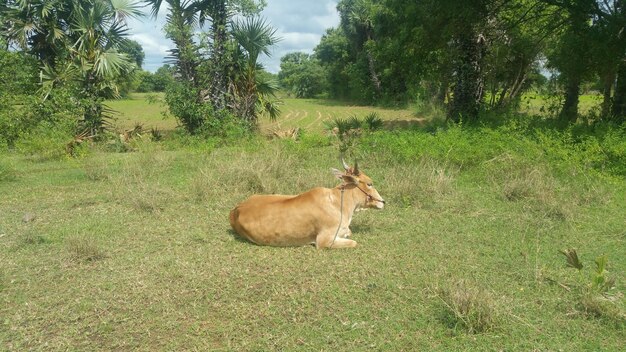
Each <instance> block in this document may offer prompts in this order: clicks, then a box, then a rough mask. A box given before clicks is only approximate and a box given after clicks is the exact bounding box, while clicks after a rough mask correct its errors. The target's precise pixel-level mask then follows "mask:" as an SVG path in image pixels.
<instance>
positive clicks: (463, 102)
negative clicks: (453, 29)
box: [448, 30, 485, 122]
mask: <svg viewBox="0 0 626 352" xmlns="http://www.w3.org/2000/svg"><path fill="white" fill-rule="evenodd" d="M457 45H458V48H459V58H458V59H457V64H456V75H457V77H456V78H457V81H456V85H455V86H454V97H453V100H452V104H451V108H450V112H449V116H448V117H449V118H450V119H452V121H454V122H460V121H476V120H478V113H479V110H480V104H481V100H482V98H483V88H484V77H483V72H482V63H483V57H484V52H485V40H484V38H483V37H482V36H481V35H476V34H475V32H474V31H473V30H466V31H462V32H461V33H460V34H459V35H458V38H457Z"/></svg>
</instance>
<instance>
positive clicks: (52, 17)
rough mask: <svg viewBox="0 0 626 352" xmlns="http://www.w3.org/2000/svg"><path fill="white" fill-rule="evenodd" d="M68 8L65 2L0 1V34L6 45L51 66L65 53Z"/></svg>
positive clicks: (65, 0)
mask: <svg viewBox="0 0 626 352" xmlns="http://www.w3.org/2000/svg"><path fill="white" fill-rule="evenodd" d="M70 5H71V3H70V1H67V0H22V1H4V2H3V4H2V6H0V18H1V19H2V23H0V26H1V27H0V34H1V35H2V37H3V38H4V39H5V40H6V44H7V46H13V47H15V48H17V49H20V50H23V51H25V52H28V53H29V54H31V55H34V56H35V57H36V58H38V59H39V60H41V61H42V62H45V63H48V64H51V65H52V64H53V63H54V60H55V59H56V58H57V57H58V56H60V55H62V54H63V53H64V52H65V51H64V49H65V47H66V46H65V43H64V40H65V38H66V34H67V31H66V30H67V27H68V21H67V19H68V18H69V13H70V7H71V6H70Z"/></svg>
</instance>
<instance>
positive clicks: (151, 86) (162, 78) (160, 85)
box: [136, 64, 174, 93]
mask: <svg viewBox="0 0 626 352" xmlns="http://www.w3.org/2000/svg"><path fill="white" fill-rule="evenodd" d="M136 79H137V88H136V91H137V92H142V93H145V92H165V90H166V89H167V87H168V86H169V85H170V84H171V83H173V82H174V68H173V67H172V66H170V65H168V64H165V65H163V66H161V67H159V68H158V69H157V70H156V72H154V73H151V72H148V71H140V72H138V73H137V78H136Z"/></svg>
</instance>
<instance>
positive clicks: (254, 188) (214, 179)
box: [190, 144, 333, 202]
mask: <svg viewBox="0 0 626 352" xmlns="http://www.w3.org/2000/svg"><path fill="white" fill-rule="evenodd" d="M267 148H268V150H266V152H264V153H262V154H259V153H255V154H251V153H238V154H236V155H227V156H225V159H226V160H224V159H222V158H216V157H213V156H210V157H208V158H207V159H206V160H204V161H203V162H202V163H201V164H202V165H203V166H202V167H201V168H199V169H198V171H197V173H196V175H195V176H194V177H193V178H192V180H191V184H190V194H191V197H192V198H193V199H195V200H196V201H198V202H205V201H209V200H214V199H221V198H224V197H229V198H233V197H234V198H236V199H242V198H245V197H247V196H249V195H252V194H260V193H264V194H274V193H280V194H297V193H301V192H304V191H307V190H309V189H311V188H313V187H317V186H329V187H330V186H332V185H333V183H332V182H333V181H332V180H333V176H332V175H331V173H330V168H325V167H320V168H319V170H316V171H314V172H308V171H309V170H306V171H305V170H304V169H303V168H302V167H301V163H302V162H301V161H299V160H297V159H296V158H295V157H294V155H293V154H289V153H286V152H285V151H284V149H282V148H277V146H276V145H275V144H272V145H267Z"/></svg>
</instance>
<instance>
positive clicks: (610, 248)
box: [0, 95, 626, 351]
mask: <svg viewBox="0 0 626 352" xmlns="http://www.w3.org/2000/svg"><path fill="white" fill-rule="evenodd" d="M141 99H145V96H139V95H137V96H135V99H133V100H129V101H119V102H116V103H119V104H120V105H119V106H118V107H121V109H123V110H125V111H126V113H128V114H132V111H135V112H136V113H135V114H134V115H133V116H135V117H133V118H132V119H129V120H128V121H127V122H126V123H127V126H128V127H129V128H130V127H132V126H133V124H134V123H135V122H142V123H144V124H145V125H144V127H146V128H149V127H155V126H150V125H149V124H150V123H151V121H152V122H154V123H163V124H164V125H159V126H160V127H159V128H160V129H168V128H173V126H174V124H173V121H171V120H161V118H160V116H159V115H158V114H157V113H156V112H154V111H153V113H152V115H151V114H148V113H146V115H140V113H141V112H143V111H147V110H149V109H157V108H158V106H155V105H146V104H145V103H142V100H141ZM286 102H287V105H285V107H284V108H283V111H284V114H289V113H290V112H292V115H291V117H290V118H287V115H285V116H284V118H282V119H281V120H279V121H280V124H281V125H280V127H281V128H286V127H288V126H301V127H304V128H306V129H307V130H309V131H311V132H313V133H305V135H304V136H303V137H302V138H301V140H299V141H297V142H296V141H292V140H272V141H270V140H266V139H264V138H250V139H248V140H246V141H226V142H225V143H219V144H217V143H216V142H215V141H214V140H211V141H207V142H202V141H200V140H194V142H193V143H186V142H184V141H181V140H177V139H172V140H167V139H166V140H165V141H163V142H151V141H149V139H147V138H144V139H137V140H135V141H133V142H132V144H133V150H134V151H133V152H126V153H113V152H105V151H104V150H106V148H105V147H103V146H95V147H94V148H92V150H91V151H89V152H88V153H87V154H86V155H85V156H83V157H81V158H78V159H71V158H64V159H61V160H56V161H55V160H49V159H41V160H40V159H33V158H29V157H25V156H22V155H20V154H17V153H13V152H11V153H6V154H4V155H0V195H1V197H0V346H2V347H1V348H0V349H2V350H8V351H22V350H46V351H56V350H144V351H154V350H237V351H239V350H339V351H355V350H390V351H395V350H406V351H413V350H417V351H423V350H428V351H430V350H441V351H449V350H454V351H457V350H467V351H476V350H520V351H527V350H576V351H578V350H589V351H597V350H602V351H619V350H621V348H622V347H623V341H624V340H625V339H626V316H625V312H626V303H625V301H624V296H623V294H624V292H625V291H626V274H625V273H626V260H624V255H623V254H624V253H623V252H624V240H625V239H626V237H625V236H626V219H625V217H624V209H625V207H626V181H624V175H625V173H626V170H625V169H624V165H625V163H626V161H625V159H626V158H625V155H626V144H625V143H624V132H623V130H619V129H614V130H608V131H603V130H601V129H598V130H597V131H590V132H589V133H588V134H584V133H579V134H575V133H574V132H573V131H569V132H565V133H556V132H554V131H550V130H545V131H544V130H532V129H528V130H525V129H524V128H523V127H520V126H518V127H515V128H513V129H512V128H511V127H510V126H506V125H505V126H502V127H500V128H496V129H487V128H457V127H455V128H449V129H443V130H440V131H438V132H437V133H426V132H420V131H392V132H388V131H381V132H376V133H373V134H365V135H364V136H362V137H360V139H358V140H356V141H354V144H353V145H351V148H352V149H351V154H353V155H358V156H359V158H360V159H359V162H360V166H361V167H362V169H363V170H364V171H365V172H366V173H367V174H368V175H369V176H371V177H372V179H373V180H374V183H375V185H376V187H377V189H378V190H379V192H380V194H381V195H382V196H383V197H384V198H385V199H386V201H387V206H386V207H385V209H384V210H383V211H373V210H369V211H363V212H358V213H356V214H355V217H354V221H353V223H352V226H351V228H352V231H353V236H354V239H355V240H356V241H358V243H359V246H358V247H357V248H355V249H353V250H330V251H317V250H316V249H315V248H314V247H313V246H310V247H300V248H271V247H260V246H256V245H253V244H251V243H248V242H245V241H243V240H241V239H239V238H238V237H237V236H235V235H234V233H233V232H232V230H231V229H230V226H229V223H228V212H229V211H230V209H232V207H234V205H235V204H237V203H238V202H240V201H242V200H244V199H246V198H247V197H249V196H250V195H252V194H254V193H285V194H294V193H298V192H303V191H305V190H308V189H310V188H312V187H315V186H325V187H332V186H334V185H336V180H335V179H334V177H333V176H332V175H331V173H330V168H331V167H340V165H339V158H338V148H337V147H338V145H337V143H336V141H334V140H333V139H332V137H325V136H322V135H321V134H319V133H315V132H316V131H321V128H322V127H321V126H322V125H321V122H322V121H323V119H317V118H316V117H315V116H316V115H317V114H316V112H319V113H320V114H321V115H322V116H327V115H328V116H331V117H347V116H350V115H351V114H357V116H364V115H366V114H367V113H368V112H372V111H376V112H377V113H379V115H380V116H381V117H382V118H383V119H384V120H386V121H393V120H394V119H415V118H413V117H412V115H411V114H410V112H408V111H407V110H388V109H373V108H366V107H354V106H340V105H338V104H337V103H334V102H324V101H317V100H295V99H287V100H286ZM158 109H160V108H158ZM158 109H157V110H158ZM298 111H300V112H301V113H300V115H298V116H300V118H296V117H294V116H296V112H298ZM304 112H307V114H305V113H304ZM305 115H306V117H305ZM129 116H130V115H129ZM142 116H143V117H142ZM312 116H313V117H315V118H312ZM166 123H171V125H169V126H170V127H167V125H165V124H166ZM292 123H293V125H290V124H292ZM277 126H278V122H277V123H275V125H268V124H266V122H263V124H262V128H264V129H269V128H275V127H277ZM177 138H181V137H177ZM33 160H40V161H38V162H35V161H33ZM27 213H28V214H29V216H28V220H24V219H25V216H24V215H25V214H27ZM567 248H576V250H577V254H578V256H579V257H580V260H581V261H582V262H583V264H584V268H583V270H582V271H581V272H577V271H576V270H574V269H571V268H567V267H566V261H565V258H564V256H563V255H562V254H561V253H560V250H563V249H567ZM601 255H606V256H607V257H608V275H609V276H610V277H611V278H613V279H615V282H616V284H615V286H616V287H615V288H613V289H611V290H609V292H608V293H607V294H606V295H601V294H599V293H596V292H593V290H592V285H591V282H592V281H591V273H592V268H593V265H594V264H593V262H594V259H596V258H597V257H599V256H601Z"/></svg>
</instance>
